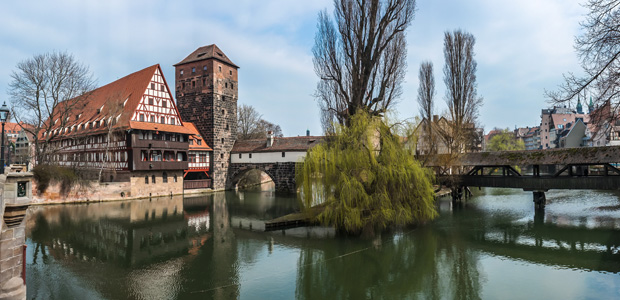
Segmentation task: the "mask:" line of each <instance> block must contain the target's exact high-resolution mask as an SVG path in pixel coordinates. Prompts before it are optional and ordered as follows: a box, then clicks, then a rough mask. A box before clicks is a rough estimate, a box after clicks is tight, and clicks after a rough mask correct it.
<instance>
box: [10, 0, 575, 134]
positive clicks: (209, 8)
mask: <svg viewBox="0 0 620 300" xmlns="http://www.w3.org/2000/svg"><path fill="white" fill-rule="evenodd" d="M0 8H1V9H0V53H2V55H0V101H5V100H6V101H8V95H7V88H8V84H9V80H10V73H11V71H12V70H14V69H15V66H16V64H17V63H18V62H20V61H22V60H24V59H27V58H30V57H32V56H33V55H35V54H41V53H45V52H49V51H54V50H59V51H67V52H69V53H72V54H73V55H74V56H75V58H77V59H78V60H79V61H81V62H82V63H84V64H85V65H88V66H89V67H90V70H91V71H92V72H93V74H94V76H95V78H97V82H98V84H99V85H105V84H107V83H109V82H112V81H114V80H116V79H118V78H121V77H123V76H125V75H127V74H130V73H132V72H135V71H138V70H141V69H143V68H145V67H148V66H151V65H153V64H157V63H159V64H161V66H162V69H163V71H164V75H165V77H166V79H167V81H168V83H169V85H170V86H171V88H174V68H173V67H172V65H173V64H175V63H177V62H179V61H181V60H182V59H183V58H184V57H185V56H187V55H188V54H189V53H191V52H192V51H194V50H195V49H196V48H198V47H200V46H204V45H209V44H217V45H218V46H219V47H220V48H221V49H222V50H223V51H224V52H225V53H226V54H227V55H228V57H229V58H230V59H231V60H232V61H233V62H235V63H236V64H237V65H239V66H240V70H239V103H244V104H249V105H252V106H254V107H255V108H256V109H257V110H258V111H259V112H260V113H261V114H262V115H263V117H264V118H265V119H266V120H268V121H271V122H273V123H276V124H279V125H280V126H281V127H282V129H283V132H284V134H285V135H286V136H296V135H303V134H305V131H306V129H310V131H311V132H312V134H320V133H321V125H320V123H319V111H318V108H317V104H316V101H315V100H314V98H313V97H312V94H313V93H314V89H315V86H316V83H317V77H316V75H315V74H314V69H313V65H312V53H311V49H312V46H313V44H314V35H315V31H316V30H315V29H316V19H317V14H318V12H319V11H320V10H322V9H327V10H328V12H330V13H331V12H332V11H333V3H332V1H331V0H313V1H291V0H263V1H252V0H239V1H234V0H231V1H185V0H182V1H123V0H107V1H81V0H55V1H9V2H5V3H3V4H2V5H1V7H0ZM586 12H587V11H586V9H584V8H583V7H582V6H581V5H580V4H579V1H566V0H520V1H496V0H470V1H458V0H432V1H431V0H418V1H417V11H416V15H415V19H414V21H413V23H412V26H411V27H410V28H409V31H408V35H407V40H408V49H407V50H408V58H407V64H408V68H407V70H408V72H407V75H406V78H405V82H404V86H403V87H404V93H403V96H402V97H401V99H400V101H399V103H398V105H397V107H395V108H396V110H397V111H398V113H399V117H400V118H411V117H414V116H415V115H417V114H418V106H417V104H416V95H417V87H418V79H417V74H418V68H419V65H420V62H422V61H424V60H431V61H432V62H433V64H434V68H435V70H434V71H435V81H436V83H437V89H438V92H437V95H436V98H435V99H436V103H437V105H436V107H437V113H438V114H441V113H442V112H443V111H444V110H445V104H444V94H445V88H444V84H443V73H442V68H443V65H444V63H443V52H442V51H443V34H444V32H445V31H446V30H454V29H458V28H460V29H463V30H465V31H469V32H471V33H472V34H473V35H474V36H475V37H476V45H475V47H474V51H475V53H476V60H477V62H478V73H477V76H478V93H479V95H481V96H482V97H484V106H483V107H482V108H481V109H480V121H481V123H482V125H483V126H484V128H485V130H486V131H488V130H490V129H492V128H494V127H502V128H505V127H510V128H514V126H515V125H517V126H520V127H521V126H535V125H538V124H539V123H540V109H542V108H545V107H547V106H549V104H548V103H547V102H546V99H545V97H544V91H545V89H547V90H552V89H555V88H556V87H557V85H558V84H560V83H561V82H562V73H565V72H569V71H572V72H576V73H578V74H579V73H580V67H579V62H578V60H577V56H576V54H575V51H574V48H573V41H574V37H575V35H577V34H578V33H579V21H581V20H583V18H584V15H585V13H586Z"/></svg>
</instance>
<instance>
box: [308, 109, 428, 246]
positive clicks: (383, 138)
mask: <svg viewBox="0 0 620 300" xmlns="http://www.w3.org/2000/svg"><path fill="white" fill-rule="evenodd" d="M432 181H433V175H432V172H431V171H429V170H427V169H424V168H422V167H421V166H420V164H419V163H418V161H416V160H415V158H414V156H413V153H411V152H410V151H408V150H406V149H405V147H404V146H403V144H402V143H401V140H400V137H398V136H395V135H393V134H392V133H391V132H390V128H389V127H388V126H386V125H385V124H384V123H383V122H381V121H380V120H379V119H377V118H371V117H369V116H368V114H366V113H364V112H358V113H357V114H356V115H354V116H353V117H352V118H351V122H350V126H349V127H344V126H336V128H335V134H334V135H333V136H329V137H328V138H327V140H326V141H325V142H324V143H322V144H320V145H318V146H316V147H314V148H312V150H310V151H309V153H308V155H307V156H306V158H305V160H304V164H303V166H301V167H299V168H298V169H297V182H298V183H300V186H301V191H302V199H303V202H304V203H303V205H304V207H305V208H310V207H312V206H313V205H315V204H318V203H317V201H316V199H321V200H322V201H319V202H322V205H325V210H324V211H323V212H322V213H321V214H319V215H318V217H317V218H318V221H320V222H321V223H322V224H325V225H334V226H335V227H336V228H337V229H338V230H340V231H343V232H347V233H353V234H358V233H361V232H362V231H367V230H372V229H376V230H381V229H384V228H386V227H388V226H391V225H406V224H411V223H414V222H425V221H428V220H431V219H433V218H434V217H435V216H436V215H437V212H436V210H435V206H434V191H433V187H432Z"/></svg>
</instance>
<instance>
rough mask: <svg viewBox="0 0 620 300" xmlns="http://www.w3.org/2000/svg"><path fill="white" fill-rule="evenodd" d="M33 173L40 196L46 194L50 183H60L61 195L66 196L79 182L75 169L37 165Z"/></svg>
mask: <svg viewBox="0 0 620 300" xmlns="http://www.w3.org/2000/svg"><path fill="white" fill-rule="evenodd" d="M32 173H33V175H34V180H35V181H36V183H37V192H38V193H39V195H40V194H43V193H45V191H46V190H47V188H48V187H49V185H50V183H55V182H58V183H60V194H61V195H66V194H67V193H69V191H70V190H71V188H72V187H73V186H75V185H76V184H78V182H79V176H78V175H77V174H76V173H75V171H74V170H73V169H70V168H65V167H60V166H56V165H47V164H42V165H37V166H36V167H34V168H33V169H32Z"/></svg>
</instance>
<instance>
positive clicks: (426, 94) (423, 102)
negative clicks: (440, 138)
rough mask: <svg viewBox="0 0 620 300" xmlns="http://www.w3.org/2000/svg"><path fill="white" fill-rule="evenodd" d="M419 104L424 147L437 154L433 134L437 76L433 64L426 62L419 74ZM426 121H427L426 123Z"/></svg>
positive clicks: (421, 66) (423, 63) (430, 152)
mask: <svg viewBox="0 0 620 300" xmlns="http://www.w3.org/2000/svg"><path fill="white" fill-rule="evenodd" d="M418 80H419V81H420V85H419V86H418V104H419V105H420V117H421V118H422V122H425V124H422V126H423V131H424V132H422V134H423V138H422V139H421V140H422V141H423V144H424V145H423V146H424V148H425V150H426V151H428V152H429V153H426V154H432V153H435V150H436V149H435V148H436V147H435V136H434V134H433V106H434V102H433V98H434V97H435V76H434V75H433V63H432V62H430V61H425V62H422V64H420V72H419V73H418ZM424 120H426V121H424Z"/></svg>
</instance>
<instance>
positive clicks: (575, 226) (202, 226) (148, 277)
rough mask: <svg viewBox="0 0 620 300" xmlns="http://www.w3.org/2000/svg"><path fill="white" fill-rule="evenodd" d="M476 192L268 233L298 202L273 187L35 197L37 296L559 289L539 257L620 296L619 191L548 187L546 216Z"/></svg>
mask: <svg viewBox="0 0 620 300" xmlns="http://www.w3.org/2000/svg"><path fill="white" fill-rule="evenodd" d="M474 192H475V193H476V195H475V197H474V198H472V199H471V200H470V201H468V202H463V203H452V202H451V201H449V200H447V199H445V200H441V201H440V202H439V203H438V208H439V211H440V217H439V218H438V219H437V220H436V221H434V222H432V223H430V224H427V225H425V226H419V227H414V228H404V229H402V230H396V231H394V232H386V233H383V234H382V235H381V236H379V237H377V238H375V239H370V240H368V239H360V238H352V237H338V236H336V235H335V232H334V230H333V229H330V228H320V227H311V228H296V229H288V230H285V231H276V232H264V221H265V220H270V219H273V218H276V217H279V216H282V215H285V214H288V213H290V212H293V211H296V210H298V205H299V202H298V200H297V199H296V198H294V197H282V196H280V195H278V196H276V195H275V194H273V193H271V192H269V191H237V192H227V193H215V194H211V195H207V196H200V197H193V198H189V197H188V198H185V199H183V198H162V199H152V200H143V201H132V202H114V203H98V204H91V205H65V206H49V207H33V208H32V209H31V211H30V212H29V217H28V228H27V237H28V243H29V247H28V255H27V257H28V270H27V275H28V278H27V280H28V296H29V298H33V299H69V298H88V299H127V298H130V299H291V298H298V299H341V298H345V299H346V298H348V299H368V298H389V299H402V298H417V299H443V298H454V299H479V298H498V297H501V296H502V295H504V294H503V293H505V292H506V289H505V286H503V285H502V284H497V283H496V282H497V278H504V277H506V276H509V275H510V276H516V278H517V279H515V280H513V281H512V282H511V288H510V289H518V290H519V291H520V292H521V293H524V294H523V295H524V296H525V297H531V296H536V295H539V294H540V295H542V294H544V292H545V291H546V290H553V289H552V288H550V287H549V284H546V285H545V286H542V285H540V284H539V282H540V281H543V280H549V278H548V277H545V276H544V275H537V274H538V273H537V272H531V271H532V269H533V268H535V269H536V271H541V269H542V270H543V271H549V270H553V272H558V276H569V277H570V276H572V277H575V278H577V280H578V281H580V282H584V281H587V280H586V279H589V280H594V281H595V282H598V281H605V282H607V287H606V288H600V287H599V288H598V289H597V288H595V286H590V285H586V288H585V289H586V290H588V291H594V290H596V292H597V293H598V294H597V295H601V296H604V297H605V298H614V297H615V296H618V295H617V294H618V293H620V279H617V275H616V274H615V273H619V272H620V257H619V255H620V254H619V253H620V251H619V248H618V247H619V244H620V234H619V232H618V228H620V227H619V225H620V212H619V211H618V210H614V209H613V207H614V206H617V205H618V197H617V195H615V194H613V193H598V192H592V191H590V192H581V193H573V194H571V196H570V197H573V198H568V197H569V196H567V195H566V194H564V193H549V194H548V198H547V199H548V200H549V202H548V205H547V209H546V210H545V212H543V213H536V212H535V210H534V209H533V204H532V202H531V201H532V200H531V194H528V193H524V192H521V191H514V190H505V189H504V190H482V191H474ZM575 197H576V198H575ZM581 199H588V201H583V200H581ZM600 207H605V208H606V209H599V208H600ZM500 266H501V268H500ZM505 268H508V269H510V270H511V271H510V272H509V273H507V272H506V271H505ZM520 268H521V269H525V270H526V271H519V269H520ZM584 270H585V271H589V272H586V273H587V274H589V275H588V276H589V277H586V276H585V275H584V274H583V273H581V271H584ZM519 272H522V273H519ZM542 274H544V272H543V273H542ZM609 274H613V275H614V276H615V277H606V276H608V275H609ZM554 278H555V277H554ZM592 278H594V279H592ZM556 281H557V279H556ZM536 287H539V288H538V290H537V288H536ZM536 293H539V294H536Z"/></svg>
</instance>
